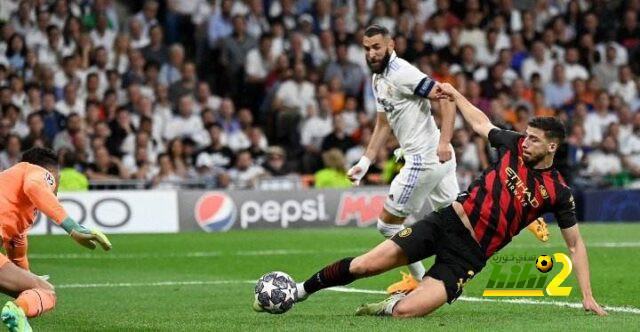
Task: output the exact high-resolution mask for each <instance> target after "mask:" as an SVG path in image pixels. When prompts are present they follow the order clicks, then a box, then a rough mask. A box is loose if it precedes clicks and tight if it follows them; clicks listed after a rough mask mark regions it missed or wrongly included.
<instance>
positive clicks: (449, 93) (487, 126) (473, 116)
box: [435, 83, 496, 139]
mask: <svg viewBox="0 0 640 332" xmlns="http://www.w3.org/2000/svg"><path fill="white" fill-rule="evenodd" d="M435 90H436V94H437V95H438V94H439V95H441V97H443V98H444V97H448V98H449V99H453V101H455V103H456V106H458V108H459V109H460V113H462V116H463V117H464V119H465V120H466V121H467V122H468V123H469V124H470V125H471V127H472V128H473V131H475V132H476V133H478V134H479V135H480V136H482V137H484V138H487V139H488V138H489V132H490V131H491V129H493V128H496V126H494V125H493V123H491V121H490V120H489V118H488V117H487V116H486V115H485V114H484V112H482V111H481V110H479V109H478V108H477V107H475V106H474V105H473V104H472V103H471V102H469V100H467V98H465V97H464V96H463V95H462V94H461V93H460V92H459V91H458V90H456V89H455V88H454V87H453V86H452V85H451V84H449V83H442V84H438V86H436V88H435Z"/></svg>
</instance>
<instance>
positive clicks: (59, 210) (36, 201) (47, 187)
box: [23, 172, 111, 250]
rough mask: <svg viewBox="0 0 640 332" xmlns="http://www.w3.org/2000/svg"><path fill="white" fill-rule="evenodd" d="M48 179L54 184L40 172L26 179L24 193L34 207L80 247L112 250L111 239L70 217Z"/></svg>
mask: <svg viewBox="0 0 640 332" xmlns="http://www.w3.org/2000/svg"><path fill="white" fill-rule="evenodd" d="M46 179H49V180H50V181H52V182H53V179H52V177H51V175H49V177H47V176H46V174H44V175H43V174H38V172H34V173H32V174H30V175H28V176H26V177H25V179H24V185H23V188H24V193H25V194H26V195H27V197H28V198H29V200H31V202H32V203H33V205H35V206H36V208H37V209H38V210H40V211H42V213H44V214H45V215H46V216H47V217H49V218H51V219H52V220H53V221H54V222H55V223H56V224H58V225H60V227H62V228H63V229H64V230H65V231H67V233H69V235H70V236H71V238H72V239H73V240H74V241H76V242H78V243H79V244H80V245H82V246H85V247H87V248H89V249H95V248H96V244H99V245H100V246H101V247H102V249H104V250H110V249H111V242H109V239H108V238H107V237H106V236H105V235H104V234H103V233H102V232H100V231H99V230H96V229H88V228H86V227H84V226H82V225H80V224H78V223H77V222H75V220H73V219H72V218H71V217H69V215H68V214H67V212H66V211H65V210H64V207H63V206H62V204H60V202H59V201H58V198H57V197H56V195H55V194H54V193H53V191H52V189H51V183H47V182H46V181H45V180H46Z"/></svg>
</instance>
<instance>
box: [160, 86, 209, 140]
mask: <svg viewBox="0 0 640 332" xmlns="http://www.w3.org/2000/svg"><path fill="white" fill-rule="evenodd" d="M203 134H204V127H203V125H202V119H201V118H200V117H198V116H197V115H195V114H193V99H192V97H191V96H190V95H183V96H181V97H180V99H179V101H178V115H174V116H173V118H172V119H171V121H169V122H168V123H167V125H166V127H165V131H164V138H165V139H167V140H171V139H174V138H176V137H189V138H191V139H192V140H194V141H195V142H197V143H198V144H204V142H205V141H204V140H205V138H204V137H203Z"/></svg>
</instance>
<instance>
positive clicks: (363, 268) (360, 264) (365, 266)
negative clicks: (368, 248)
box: [349, 256, 381, 277]
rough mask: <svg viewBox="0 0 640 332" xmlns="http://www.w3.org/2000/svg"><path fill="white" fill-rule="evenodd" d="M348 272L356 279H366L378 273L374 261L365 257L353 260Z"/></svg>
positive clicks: (378, 270)
mask: <svg viewBox="0 0 640 332" xmlns="http://www.w3.org/2000/svg"><path fill="white" fill-rule="evenodd" d="M349 272H351V274H352V275H354V276H356V277H367V276H372V275H375V274H378V273H380V272H381V271H380V269H379V268H376V264H375V260H374V259H372V258H370V257H367V256H359V257H356V258H354V259H353V260H352V261H351V265H349Z"/></svg>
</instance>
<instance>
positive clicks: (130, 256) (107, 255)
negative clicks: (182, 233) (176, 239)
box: [29, 248, 367, 259]
mask: <svg viewBox="0 0 640 332" xmlns="http://www.w3.org/2000/svg"><path fill="white" fill-rule="evenodd" d="M366 250H367V249H366V248H353V249H337V250H321V251H319V250H298V249H292V250H290V249H274V250H240V251H232V252H222V251H196V252H185V253H162V254H157V253H155V254H153V253H140V254H113V253H104V254H90V253H83V254H30V255H29V258H30V259H143V258H197V257H217V256H286V255H324V254H346V253H363V252H365V251H366Z"/></svg>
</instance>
